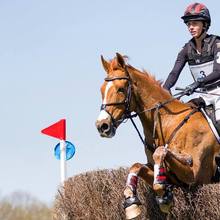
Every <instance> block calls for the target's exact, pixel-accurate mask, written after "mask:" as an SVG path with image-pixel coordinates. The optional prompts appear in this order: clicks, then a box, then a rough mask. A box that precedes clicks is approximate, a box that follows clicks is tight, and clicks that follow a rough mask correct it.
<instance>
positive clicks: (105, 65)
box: [101, 55, 110, 73]
mask: <svg viewBox="0 0 220 220" xmlns="http://www.w3.org/2000/svg"><path fill="white" fill-rule="evenodd" d="M101 60H102V65H103V67H104V69H105V71H106V72H107V73H108V71H109V66H110V65H109V63H108V62H107V61H106V60H105V59H104V58H103V56H102V55H101Z"/></svg>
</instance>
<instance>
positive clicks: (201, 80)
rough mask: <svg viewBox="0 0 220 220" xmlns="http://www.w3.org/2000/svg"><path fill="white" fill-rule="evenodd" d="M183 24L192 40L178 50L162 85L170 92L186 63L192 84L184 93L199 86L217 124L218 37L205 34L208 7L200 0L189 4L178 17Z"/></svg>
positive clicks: (219, 85)
mask: <svg viewBox="0 0 220 220" xmlns="http://www.w3.org/2000/svg"><path fill="white" fill-rule="evenodd" d="M181 18H182V19H183V21H184V23H185V24H186V25H187V28H188V31H189V32H190V34H191V35H192V39H191V40H190V41H189V42H188V43H186V44H185V46H184V47H183V48H182V50H181V51H180V52H179V54H178V56H177V59H176V62H175V65H174V67H173V69H172V71H171V72H170V74H169V76H168V78H167V80H166V81H165V83H164V85H163V87H164V88H165V89H167V90H168V91H170V89H171V88H172V87H173V86H174V85H175V83H176V81H177V79H178V78H179V75H180V73H181V71H182V69H183V67H184V66H185V64H186V62H187V63H188V65H189V68H190V71H191V74H192V76H193V79H194V83H192V84H191V85H189V86H187V87H186V92H187V93H188V95H190V94H192V93H193V92H194V90H195V89H197V88H200V90H201V91H203V92H204V93H206V94H200V97H202V98H203V99H204V100H205V102H206V105H213V106H214V107H215V117H216V121H217V122H218V124H220V96H214V95H211V94H209V93H218V94H220V37H219V36H215V35H209V34H207V31H208V29H209V27H210V25H211V17H210V14H209V10H208V8H207V7H206V6H205V5H204V4H201V3H193V4H190V5H189V6H188V7H187V8H186V10H185V13H184V15H183V16H182V17H181Z"/></svg>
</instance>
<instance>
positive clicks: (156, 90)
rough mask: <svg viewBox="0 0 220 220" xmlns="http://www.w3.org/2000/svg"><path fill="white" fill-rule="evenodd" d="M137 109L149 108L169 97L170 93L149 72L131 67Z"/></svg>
mask: <svg viewBox="0 0 220 220" xmlns="http://www.w3.org/2000/svg"><path fill="white" fill-rule="evenodd" d="M130 72H131V75H132V76H131V77H132V81H133V89H134V94H135V99H136V100H137V111H141V110H144V109H150V108H152V107H154V106H156V105H157V104H158V103H161V102H164V101H166V100H168V99H171V96H170V94H169V93H168V92H167V91H165V90H164V89H163V88H162V87H161V85H160V84H159V83H158V82H157V81H156V80H155V79H154V78H153V77H152V76H151V75H149V74H147V73H146V74H145V73H142V72H140V71H138V70H136V69H133V68H132V69H131V71H130Z"/></svg>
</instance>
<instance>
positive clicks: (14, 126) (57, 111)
mask: <svg viewBox="0 0 220 220" xmlns="http://www.w3.org/2000/svg"><path fill="white" fill-rule="evenodd" d="M190 3H191V1H183V0H179V1H174V0H171V1H158V0H155V1H144V0H138V1H131V0H127V1H125V0H121V1H118V0H111V1H103V0H102V1H101V0H93V1H89V0H87V1H86V0H80V1H76V0H64V1H58V0H37V1H33V0H8V1H3V0H0V27H1V34H0V79H1V86H0V100H1V107H0V126H1V127H0V130H1V143H0V151H1V153H0V180H1V181H0V195H1V196H5V195H8V194H10V193H12V192H14V191H25V192H28V193H30V194H32V195H33V196H35V197H37V198H39V199H40V200H41V201H43V202H46V203H51V202H53V200H54V197H55V195H56V194H57V189H58V187H59V186H60V164H59V161H58V160H56V159H55V157H54V154H53V151H54V147H55V145H56V144H57V143H58V142H59V140H57V139H54V138H51V137H49V136H45V135H43V134H41V132H40V131H41V130H42V129H43V128H45V127H47V126H49V125H51V124H53V123H55V122H57V121H59V120H60V119H63V118H65V119H66V123H67V140H68V141H71V142H72V143H73V144H74V145H75V147H76V154H75V156H74V158H72V159H71V160H69V161H68V162H67V175H68V177H71V176H74V175H76V174H79V173H84V172H86V171H91V170H98V169H117V168H118V167H120V166H123V167H129V166H131V165H132V164H133V163H135V162H141V163H145V162H146V159H145V154H144V148H143V145H142V143H141V141H140V139H139V137H138V135H137V133H136V131H135V130H134V128H133V127H132V124H131V123H130V122H127V123H125V124H121V125H120V127H119V128H118V130H117V133H116V136H115V137H113V138H112V139H104V138H101V137H100V136H99V134H98V132H97V130H96V127H95V121H96V118H97V117H98V114H99V111H100V105H101V94H100V86H101V84H102V83H103V79H104V77H105V71H104V69H103V67H102V65H101V60H100V56H101V55H103V56H104V58H105V59H107V60H108V59H111V58H113V57H114V56H115V53H116V52H119V53H121V54H122V55H127V56H129V64H131V65H132V66H134V67H136V68H138V69H140V70H143V69H145V70H147V71H149V72H150V73H152V74H153V75H155V77H156V79H158V80H165V79H166V77H167V76H168V74H169V72H170V71H171V69H172V67H173V64H174V61H175V59H176V56H177V53H178V52H179V50H180V49H181V48H182V47H183V45H184V44H185V43H186V42H187V41H188V40H189V39H190V35H189V33H188V32H187V29H186V26H185V25H184V24H183V22H182V20H181V19H180V17H181V16H182V15H183V12H184V10H185V8H186V6H187V5H188V4H190ZM203 3H204V4H206V5H207V7H208V8H209V10H210V13H211V16H212V25H211V27H210V31H209V32H210V33H213V34H220V32H219V29H218V28H217V27H218V26H219V24H218V22H219V21H220V14H219V8H220V2H219V1H217V0H213V1H203ZM191 82H192V77H191V75H190V73H189V70H188V67H187V66H186V67H185V68H184V70H183V72H182V74H181V77H180V78H179V80H178V82H177V84H176V86H181V87H184V86H186V85H187V84H190V83H191ZM174 93H175V91H174ZM136 122H137V123H138V125H139V128H140V130H141V131H142V128H141V126H140V124H139V122H138V119H136Z"/></svg>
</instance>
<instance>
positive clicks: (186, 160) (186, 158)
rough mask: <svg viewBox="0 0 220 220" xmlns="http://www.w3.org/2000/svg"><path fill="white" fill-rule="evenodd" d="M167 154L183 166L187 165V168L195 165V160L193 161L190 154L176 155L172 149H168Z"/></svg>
mask: <svg viewBox="0 0 220 220" xmlns="http://www.w3.org/2000/svg"><path fill="white" fill-rule="evenodd" d="M167 151H168V152H167V153H168V155H169V154H170V156H173V157H174V158H175V159H177V160H178V161H179V162H180V163H182V164H183V165H187V166H192V165H193V160H192V156H191V155H188V154H184V153H181V154H180V153H176V152H173V151H171V150H170V149H167Z"/></svg>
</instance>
